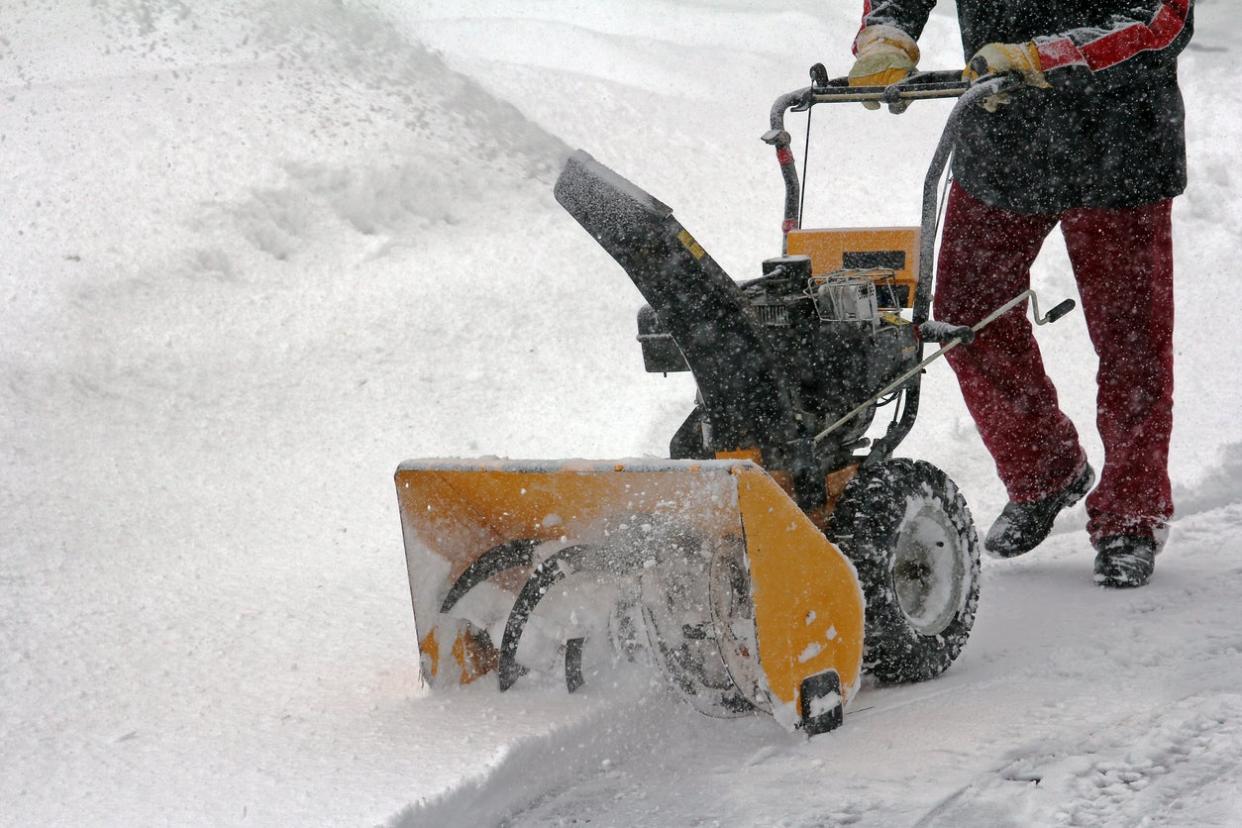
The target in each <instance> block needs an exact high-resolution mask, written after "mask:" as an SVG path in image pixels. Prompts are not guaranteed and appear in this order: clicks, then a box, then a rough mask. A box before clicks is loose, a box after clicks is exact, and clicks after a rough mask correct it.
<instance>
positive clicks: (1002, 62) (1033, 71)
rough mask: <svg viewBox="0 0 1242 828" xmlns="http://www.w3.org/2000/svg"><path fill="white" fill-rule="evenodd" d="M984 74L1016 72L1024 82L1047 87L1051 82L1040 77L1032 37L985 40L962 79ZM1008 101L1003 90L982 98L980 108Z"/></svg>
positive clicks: (1040, 71) (992, 108)
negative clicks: (1004, 40) (1003, 41)
mask: <svg viewBox="0 0 1242 828" xmlns="http://www.w3.org/2000/svg"><path fill="white" fill-rule="evenodd" d="M984 75H1020V76H1021V77H1022V80H1023V81H1024V82H1025V83H1026V84H1027V85H1028V86H1035V87H1038V88H1040V89H1050V88H1052V84H1050V83H1048V79H1047V78H1045V77H1044V70H1043V66H1042V65H1041V64H1040V60H1039V50H1038V49H1037V48H1036V47H1035V42H1034V41H1027V42H1026V43H989V44H988V45H986V46H984V47H983V48H982V49H980V50H979V51H977V52H975V56H974V57H972V58H971V59H970V62H969V63H967V64H966V68H965V69H964V70H963V71H962V80H966V81H970V82H971V83H974V82H975V81H977V80H979V78H981V77H983V76H984ZM1007 103H1009V96H1008V95H1007V94H1004V93H1002V94H999V95H991V96H989V97H987V98H985V99H984V100H983V108H984V109H986V110H987V111H988V112H995V111H996V110H997V109H999V108H1000V107H1002V106H1004V105H1005V104H1007Z"/></svg>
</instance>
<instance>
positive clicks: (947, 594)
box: [828, 459, 979, 684]
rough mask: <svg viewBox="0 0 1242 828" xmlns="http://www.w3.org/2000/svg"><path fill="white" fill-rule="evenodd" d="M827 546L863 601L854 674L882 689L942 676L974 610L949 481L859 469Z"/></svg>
mask: <svg viewBox="0 0 1242 828" xmlns="http://www.w3.org/2000/svg"><path fill="white" fill-rule="evenodd" d="M828 536H829V537H830V538H831V539H832V541H833V542H834V543H836V544H837V546H838V547H840V549H841V551H842V552H844V553H845V554H846V555H847V556H848V557H849V559H850V560H851V561H853V562H854V567H855V568H856V569H857V570H858V578H859V580H860V581H861V582H862V589H863V593H864V595H865V597H866V601H867V620H866V634H865V639H864V646H863V669H864V670H866V671H868V672H870V673H871V674H872V675H873V676H874V677H875V678H876V679H878V680H879V681H881V682H883V683H885V684H899V683H904V682H912V681H926V680H928V679H930V678H934V677H936V676H938V675H940V674H941V673H943V672H944V671H945V670H946V669H947V668H948V667H949V665H950V664H952V663H953V660H954V659H955V658H957V656H958V654H959V653H961V651H962V647H964V646H965V644H966V639H967V638H968V637H969V636H970V628H971V627H972V626H973V625H974V622H975V609H976V607H977V606H978V602H979V538H978V536H977V535H976V534H975V526H974V522H973V521H972V520H971V517H970V510H969V509H967V508H966V500H965V499H964V498H963V497H962V495H961V493H960V492H959V491H958V489H957V486H956V485H954V483H953V481H952V480H950V479H949V478H948V476H947V475H945V473H944V472H942V471H940V469H938V468H936V467H935V466H933V465H931V464H930V463H924V462H922V461H916V460H906V459H896V460H888V461H885V462H884V463H881V464H879V465H877V466H874V467H871V468H864V469H862V470H860V471H859V473H858V475H857V476H856V477H855V478H854V479H853V480H852V481H850V483H849V485H848V486H847V487H846V489H845V492H844V493H843V494H842V495H841V499H840V500H839V501H838V503H837V507H836V510H835V511H834V513H833V516H832V520H831V521H830V523H829V528H828Z"/></svg>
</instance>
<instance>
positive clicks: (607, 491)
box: [396, 460, 865, 727]
mask: <svg viewBox="0 0 1242 828" xmlns="http://www.w3.org/2000/svg"><path fill="white" fill-rule="evenodd" d="M396 482H397V492H398V498H399V502H400V508H401V519H402V524H403V527H404V530H405V545H406V562H407V565H408V567H409V574H410V583H411V587H412V596H411V597H412V598H413V603H414V616H415V625H416V627H417V632H418V639H419V640H418V644H419V649H420V651H421V654H422V661H423V675H424V677H425V678H426V679H427V680H429V681H431V682H432V683H434V684H439V685H445V684H447V685H453V684H467V683H470V682H473V681H475V680H476V679H479V678H481V677H483V676H485V675H487V674H489V673H492V672H494V671H496V669H497V667H498V665H499V666H500V667H501V669H502V670H503V665H501V664H500V661H501V660H502V658H503V656H502V654H501V653H499V652H498V651H497V647H496V645H497V644H498V643H500V642H501V639H502V638H505V637H506V634H505V633H507V632H509V631H511V630H512V628H513V625H514V621H513V619H512V618H509V619H508V620H507V623H506V619H504V618H501V617H496V618H490V619H489V618H487V617H480V616H479V612H480V610H479V609H478V607H479V603H480V602H479V600H477V599H483V598H487V595H488V594H490V595H492V596H493V598H492V600H493V601H495V600H496V598H500V599H501V600H500V604H501V605H503V606H505V607H508V606H509V605H511V604H513V603H514V601H515V600H516V601H517V602H518V603H521V600H522V599H521V598H520V597H519V593H520V592H522V589H523V584H524V582H526V580H527V579H528V578H529V577H530V576H531V574H532V573H533V572H534V571H536V570H537V569H538V566H539V561H540V557H541V555H540V553H539V552H536V551H535V549H536V548H544V546H546V547H547V548H549V549H557V548H561V549H562V550H564V549H565V548H566V545H570V546H575V547H577V548H584V545H592V546H594V547H596V548H597V549H598V550H599V555H598V557H597V558H596V560H605V561H607V560H610V559H611V560H613V561H618V562H620V561H624V560H625V559H626V558H627V557H632V555H631V552H632V551H633V548H634V546H635V544H637V545H638V547H641V548H643V549H642V550H641V558H643V559H645V558H647V557H652V558H653V559H654V558H658V557H660V554H661V546H662V544H663V546H664V552H668V548H667V539H668V538H671V537H674V536H680V537H688V536H692V537H694V538H697V539H698V540H699V541H700V542H701V546H695V547H694V549H691V548H689V547H687V551H685V552H678V553H676V554H673V555H672V556H671V558H670V560H671V561H672V563H673V564H674V565H676V564H677V560H676V559H677V557H678V555H681V554H685V555H688V556H689V557H690V558H694V557H695V556H696V555H702V554H708V555H709V557H712V558H713V562H712V566H717V565H719V564H720V563H721V561H723V559H721V560H719V561H718V560H715V559H716V558H717V557H718V556H719V555H724V556H726V557H727V556H728V553H729V550H730V549H737V548H738V547H737V544H738V543H739V541H740V543H741V547H740V548H741V558H740V559H739V563H740V565H741V571H743V572H745V573H746V581H748V583H749V588H748V590H747V591H748V592H749V594H748V595H745V596H743V603H744V604H748V605H749V607H750V609H749V610H748V611H746V613H745V615H746V616H748V617H749V618H750V621H748V622H747V621H744V619H743V618H742V617H740V616H739V617H728V618H719V619H717V621H718V622H719V623H722V624H724V625H727V627H728V629H727V631H722V633H721V634H722V635H724V634H725V632H727V635H728V636H730V637H731V636H733V635H734V634H735V633H736V632H737V630H738V629H739V628H740V627H742V626H745V625H746V624H747V623H749V624H753V627H751V629H750V632H749V633H748V634H746V635H745V636H743V637H744V639H745V641H743V642H742V643H740V644H738V645H737V646H736V648H735V652H734V654H733V656H734V662H733V663H734V667H737V668H738V669H739V672H740V673H747V674H750V673H753V674H754V675H755V676H758V677H759V679H758V684H757V686H759V687H761V688H762V689H763V695H764V696H766V698H762V699H756V700H755V701H756V702H757V703H758V704H760V705H761V706H762V707H764V708H770V709H771V712H772V713H773V714H774V715H775V716H776V717H777V718H778V719H779V720H781V721H782V723H783V724H785V725H786V726H789V727H796V726H801V724H802V723H804V722H805V720H806V719H807V718H808V716H807V713H806V711H807V710H808V709H810V708H812V707H813V706H814V703H816V702H817V701H822V700H817V699H810V698H807V697H806V695H805V687H809V686H811V684H814V683H815V680H816V677H819V676H823V675H825V674H834V677H835V679H838V680H839V696H840V699H839V703H840V704H841V705H844V704H845V703H847V702H848V701H849V699H850V698H851V697H852V696H853V695H854V693H855V692H856V691H857V688H858V685H859V679H860V675H861V669H862V646H863V616H864V607H865V601H864V598H863V594H862V591H861V588H860V587H859V584H858V579H857V575H856V574H855V571H854V567H853V565H852V564H851V563H850V562H849V560H848V559H847V558H846V557H845V556H844V555H843V554H842V553H841V552H840V550H838V549H837V547H836V546H834V545H833V544H832V542H831V541H829V540H828V539H827V538H826V537H825V536H824V534H823V532H821V531H820V530H819V529H818V528H817V527H816V526H815V525H814V524H813V523H812V522H811V521H810V520H809V519H808V518H807V516H806V515H805V514H804V513H803V512H802V510H800V509H799V508H798V506H797V505H796V504H795V503H794V502H793V500H791V499H790V497H789V496H788V495H787V494H786V493H785V492H784V491H783V490H782V489H781V487H780V485H778V484H777V483H776V481H774V480H773V479H772V478H771V477H770V476H768V474H767V473H766V472H764V470H763V469H761V468H760V467H759V466H757V465H755V464H754V463H751V462H749V461H746V460H715V461H711V460H709V461H674V460H641V461H627V462H620V463H596V462H591V461H568V462H559V463H553V462H529V461H526V462H524V461H509V460H477V461H453V460H429V461H417V462H409V463H405V464H403V465H402V466H401V468H400V469H399V470H398V472H397V475H396ZM636 532H637V534H636ZM662 539H664V540H663V541H662ZM695 549H697V550H698V551H697V552H696V551H695ZM503 550H507V551H503ZM518 553H521V554H518ZM498 556H500V557H498ZM505 556H508V557H509V560H508V564H507V565H506V566H504V567H503V568H502V566H500V565H497V566H492V565H491V564H490V563H488V562H487V561H486V560H484V559H485V558H486V559H490V560H493V561H501V562H502V563H503V561H502V560H501V559H502V558H504V557H505ZM651 563H652V562H646V563H643V562H640V564H639V566H638V567H637V568H636V569H635V570H634V571H635V572H637V573H639V574H640V575H641V573H642V572H644V571H646V569H647V568H648V567H650V566H651ZM688 563H690V564H693V566H691V568H690V569H689V570H687V571H688V572H690V573H691V574H693V573H696V572H699V571H700V570H702V571H703V572H706V571H707V569H709V568H710V567H708V566H707V565H706V564H703V563H698V564H695V563H694V561H693V560H690V561H688ZM695 566H697V567H699V569H696V568H694V567H695ZM705 567H706V568H705ZM484 569H486V570H488V571H489V572H491V573H492V574H490V575H489V576H488V577H487V578H486V582H484V581H483V579H482V578H481V577H475V575H474V574H472V573H477V572H480V571H481V570H484ZM605 571H606V569H605V570H601V574H602V573H603V572H605ZM613 574H614V575H615V574H618V573H616V572H614V573H613ZM694 577H695V578H698V576H697V575H696V576H694ZM459 583H469V584H474V587H473V588H474V589H475V590H476V591H478V592H480V593H482V594H480V595H478V596H477V599H476V600H475V601H474V604H473V606H472V609H471V610H470V611H466V610H464V608H465V607H466V604H467V603H468V602H467V601H466V600H464V599H463V600H462V601H461V602H460V603H455V602H456V597H455V596H456V595H457V593H458V592H459V591H460V587H459V586H458V584H459ZM703 586H704V587H705V586H706V585H703ZM544 591H547V590H546V589H545V590H544ZM554 592H557V593H560V590H554ZM506 596H507V597H506ZM695 608H696V607H695V606H694V605H691V607H690V608H689V609H690V610H691V611H692V610H694V609H695ZM683 609H684V608H683ZM470 612H474V613H475V617H474V618H468V617H467V616H468V615H470ZM752 613H753V614H752ZM483 614H484V616H485V614H486V609H484V610H483ZM581 614H589V608H584V612H583V613H581ZM676 617H677V618H678V619H680V618H681V616H676ZM489 621H490V627H491V631H490V633H489V632H488V630H487V629H485V628H487V627H488V626H489V623H488V622H489ZM677 625H678V627H679V628H680V626H681V621H680V620H678V624H677ZM502 631H503V633H502ZM747 641H748V642H749V643H746V642H747ZM500 649H501V650H503V646H502V647H501V648H500ZM756 650H757V651H756ZM716 658H717V659H719V658H720V656H717V657H716ZM726 659H727V656H726ZM739 660H742V661H748V662H750V664H741V665H740V666H739V665H738V662H739ZM808 680H810V681H811V684H807V682H808ZM743 683H744V682H743ZM502 689H503V687H502ZM836 695H837V694H833V697H834V698H835V696H836Z"/></svg>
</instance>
